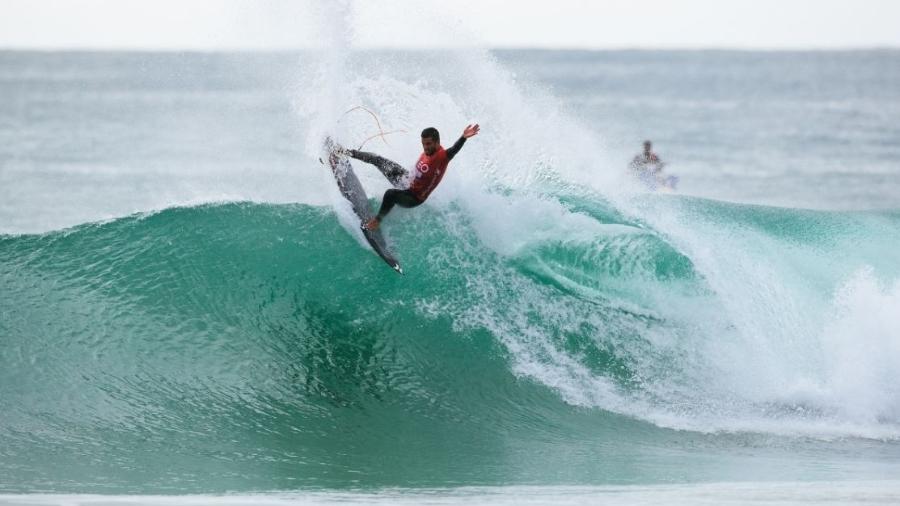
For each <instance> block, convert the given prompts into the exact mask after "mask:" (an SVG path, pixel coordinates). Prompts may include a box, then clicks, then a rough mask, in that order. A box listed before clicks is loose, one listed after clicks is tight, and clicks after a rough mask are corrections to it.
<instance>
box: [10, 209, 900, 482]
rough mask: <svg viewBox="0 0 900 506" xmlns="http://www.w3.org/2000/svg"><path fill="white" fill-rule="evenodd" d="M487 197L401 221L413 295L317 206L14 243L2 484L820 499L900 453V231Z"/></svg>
mask: <svg viewBox="0 0 900 506" xmlns="http://www.w3.org/2000/svg"><path fill="white" fill-rule="evenodd" d="M496 198H497V199H498V200H496V201H492V202H490V204H491V208H492V212H490V213H480V212H473V210H472V209H466V208H463V207H461V206H454V205H451V206H447V207H444V208H438V207H429V208H422V209H420V210H417V211H416V215H415V219H409V220H404V219H403V218H404V217H407V218H409V217H412V214H410V213H409V212H408V211H399V212H397V214H396V216H393V215H392V219H393V220H394V222H393V223H387V224H386V233H387V235H388V237H389V240H390V241H391V242H392V243H393V244H394V245H395V248H396V250H397V251H398V252H399V253H400V257H401V261H402V262H403V264H404V268H405V270H406V271H407V272H408V275H407V276H398V275H396V274H395V273H394V272H393V271H391V270H390V269H389V268H387V267H386V266H385V265H383V263H382V262H380V260H379V259H378V258H377V257H375V256H374V255H373V254H372V253H371V251H369V250H368V249H366V248H364V247H363V246H361V242H360V238H359V237H357V236H356V235H357V233H356V232H355V231H354V228H353V227H346V228H345V227H342V226H341V222H342V220H341V219H339V216H340V213H338V214H336V213H335V212H334V211H333V210H332V209H331V208H322V207H315V206H307V205H299V204H297V205H268V204H251V203H234V204H220V205H204V206H199V207H185V208H170V209H166V210H163V211H160V212H157V213H154V214H149V215H136V216H131V217H127V218H121V219H116V220H113V221H109V222H103V223H95V224H87V225H82V226H78V227H75V228H72V229H68V230H64V231H58V232H51V233H47V234H42V235H18V236H0V309H2V310H0V335H2V337H3V346H2V348H0V385H2V388H3V392H2V396H0V403H2V406H0V413H2V414H0V417H2V423H0V469H2V474H3V475H4V476H6V477H7V478H6V481H5V484H4V485H3V488H4V489H5V490H12V491H34V490H36V489H40V490H70V491H73V490H74V491H79V490H91V491H119V492H121V491H138V492H139V491H142V490H154V491H157V492H158V491H167V490H171V491H216V490H248V489H253V490H260V489H278V488H294V487H297V486H338V487H341V486H348V484H351V485H354V484H355V485H358V486H368V485H398V484H402V485H409V486H416V485H458V484H469V485H471V484H498V483H532V482H544V483H547V482H550V483H554V482H564V483H573V482H575V483H582V482H583V483H596V482H598V481H600V482H611V483H617V482H635V481H653V480H654V479H655V478H659V477H665V476H671V466H672V465H675V463H676V462H685V461H686V460H685V459H692V460H696V461H697V462H698V465H696V466H693V467H692V469H694V470H693V471H690V472H688V471H685V473H687V474H686V475H685V477H686V479H702V478H704V477H708V475H707V473H709V472H710V471H709V469H711V468H714V467H716V466H717V465H718V466H720V464H721V462H720V460H719V459H727V462H732V463H733V462H734V461H735V459H740V458H746V459H749V460H748V461H747V462H742V463H741V465H738V466H733V467H734V468H735V470H734V471H733V473H739V474H735V475H733V476H732V475H729V474H728V471H722V470H721V466H720V467H719V468H718V471H717V472H718V473H719V474H717V475H716V476H717V478H718V479H728V478H740V479H744V478H753V477H756V478H759V479H765V478H767V477H778V476H782V477H783V476H785V473H787V474H788V475H790V472H792V471H786V470H785V469H784V468H781V467H779V466H777V465H776V466H773V465H772V464H771V460H770V459H769V458H768V456H771V455H768V454H767V452H768V453H772V452H775V453H779V452H790V453H791V454H792V456H793V457H795V458H801V459H803V458H808V459H809V462H810V466H808V467H807V468H806V469H805V470H804V471H803V472H804V473H808V474H809V473H811V475H813V476H820V477H821V476H825V477H828V476H829V475H828V474H827V473H828V472H835V471H834V468H833V467H832V468H829V467H828V465H826V464H822V465H821V467H820V468H817V467H816V465H814V464H812V463H813V462H826V461H827V460H828V459H827V451H828V450H827V449H828V448H831V447H832V446H836V448H835V449H834V451H835V454H842V452H845V451H847V448H846V445H851V446H852V445H861V446H865V445H866V444H867V443H866V442H865V441H866V438H876V439H880V440H883V441H885V442H886V444H887V445H888V446H887V447H886V448H887V449H885V450H883V451H889V452H890V451H894V450H893V449H895V448H896V447H897V445H896V444H895V443H894V442H895V441H896V440H897V439H898V438H900V393H898V391H897V389H896V385H897V384H900V348H898V346H900V345H898V343H900V337H898V336H900V320H898V316H897V315H898V314H900V312H898V311H897V308H898V307H900V283H898V281H897V280H898V279H900V272H898V269H900V257H898V255H900V253H898V252H897V250H896V245H897V244H900V242H898V240H900V237H898V235H900V234H898V232H897V231H898V230H900V215H898V214H897V213H823V212H809V211H794V210H786V209H777V208H763V207H753V206H739V205H733V204H724V203H718V202H713V201H707V200H700V199H690V198H660V197H658V196H644V197H637V198H636V199H635V200H633V201H631V202H629V203H628V205H622V204H621V203H620V205H618V206H617V207H616V208H613V207H612V206H611V205H609V204H608V203H606V202H605V201H604V200H602V199H599V198H597V197H592V196H590V195H588V194H584V193H580V194H579V193H565V192H562V193H559V194H557V195H556V197H555V198H553V199H548V198H546V197H543V198H540V199H536V198H533V197H528V196H514V195H506V196H504V197H499V196H498V197H496ZM623 208H627V209H630V210H631V211H633V212H629V213H623V212H621V211H618V210H614V209H623ZM529 212H530V213H537V214H538V215H540V216H541V217H543V218H544V219H545V221H549V222H552V223H553V226H552V227H542V226H540V221H537V222H534V221H529V220H514V219H513V220H508V219H507V218H508V217H509V216H522V215H527V214H528V213H529ZM636 216H643V217H644V218H638V217H636ZM648 216H653V217H654V218H652V219H647V218H646V217H648ZM517 223H518V225H516V224H517ZM525 223H529V225H527V226H526V225H525ZM532 223H538V225H534V226H533V225H531V224H532ZM688 225H689V226H688ZM517 227H519V228H517ZM661 230H665V233H663V232H662V231H661ZM699 238H703V241H701V240H700V239H699ZM704 241H705V242H704ZM672 429H676V430H672ZM773 437H774V438H783V441H784V443H783V444H778V445H774V448H773V447H769V448H768V449H766V450H764V451H760V452H757V453H756V454H755V455H754V456H746V457H740V456H735V455H734V454H733V453H734V452H733V450H734V448H740V447H744V446H746V445H747V444H754V443H753V441H756V440H758V439H764V440H767V441H769V440H770V438H773ZM848 437H849V438H850V439H849V440H848V439H847V438H848ZM810 438H812V439H814V440H816V441H817V443H816V444H815V445H813V446H812V447H807V446H804V445H806V444H807V443H806V441H809V440H810ZM859 438H862V439H859ZM848 441H857V442H848ZM697 445H700V446H701V447H704V448H705V451H704V452H685V453H681V452H680V450H678V448H682V449H684V448H696V447H697ZM636 446H637V447H641V448H645V449H646V451H647V452H653V451H655V450H653V449H654V448H655V449H658V452H659V454H658V456H657V458H655V459H648V460H647V461H646V462H643V463H635V462H634V459H635V458H636V457H635V452H634V448H635V447H636ZM770 446H772V445H770ZM809 448H815V449H814V450H811V449H809ZM823 448H824V449H826V450H823ZM823 452H825V453H824V456H823ZM767 455H768V456H767ZM797 455H800V457H797ZM754 459H758V460H754ZM700 461H702V462H700ZM751 461H752V462H751ZM894 461H895V462H896V459H894ZM426 462H427V465H426ZM845 464H846V463H845ZM846 465H851V464H846ZM688 467H691V466H688ZM801 467H802V466H801ZM791 469H794V468H791ZM810 469H813V471H810ZM816 469H818V470H816ZM828 469H831V470H830V471H829V470H828ZM845 471H846V469H845V470H844V471H841V472H845ZM691 473H693V474H691ZM723 473H724V474H723ZM816 473H820V474H818V475H817V474H816ZM821 473H826V474H821ZM201 477H202V479H201Z"/></svg>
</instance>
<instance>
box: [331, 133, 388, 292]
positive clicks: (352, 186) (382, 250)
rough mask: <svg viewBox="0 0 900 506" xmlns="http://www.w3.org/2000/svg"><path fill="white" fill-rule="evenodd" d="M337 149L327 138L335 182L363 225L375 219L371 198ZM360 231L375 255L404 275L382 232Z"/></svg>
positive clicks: (348, 161) (347, 161) (345, 157)
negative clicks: (370, 204)
mask: <svg viewBox="0 0 900 506" xmlns="http://www.w3.org/2000/svg"><path fill="white" fill-rule="evenodd" d="M336 147H337V145H336V144H335V142H334V141H333V140H332V139H331V137H326V138H325V155H326V157H327V158H328V165H329V166H330V167H331V173H332V174H333V175H334V180H335V181H336V182H337V185H338V190H340V192H341V195H343V196H344V198H345V199H347V200H348V201H349V202H350V205H351V206H352V207H353V212H354V213H356V215H357V216H358V217H359V219H360V220H362V221H361V223H366V222H368V221H369V220H371V219H372V218H374V217H375V215H374V213H372V209H371V208H369V197H367V196H366V192H365V190H364V189H363V186H362V183H360V182H359V178H358V177H356V174H355V173H354V172H353V167H352V166H351V165H350V160H348V159H347V156H345V155H342V154H340V153H339V152H338V151H336V150H335V148H336ZM360 230H362V233H363V236H365V238H366V241H367V242H368V243H369V245H370V246H371V247H372V249H373V250H375V253H377V254H378V256H380V257H381V258H382V260H384V261H385V263H387V264H388V265H390V266H391V268H392V269H394V270H395V271H397V272H398V273H400V274H403V268H402V267H401V266H400V262H398V261H397V259H396V258H394V255H393V253H391V250H390V248H389V247H388V245H387V243H386V242H385V240H384V235H382V233H381V230H374V231H373V230H368V229H365V228H363V227H362V226H361V225H360Z"/></svg>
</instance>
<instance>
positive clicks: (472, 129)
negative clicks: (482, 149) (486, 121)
mask: <svg viewBox="0 0 900 506" xmlns="http://www.w3.org/2000/svg"><path fill="white" fill-rule="evenodd" d="M479 130H481V127H480V126H478V124H477V123H476V124H474V125H469V126H467V127H466V128H465V130H463V133H462V135H461V136H459V139H457V140H456V142H454V143H453V145H452V146H450V148H449V149H447V159H448V160H453V157H454V156H456V153H459V150H460V149H462V147H463V144H465V143H466V139H468V138H469V137H475V136H476V135H478V131H479Z"/></svg>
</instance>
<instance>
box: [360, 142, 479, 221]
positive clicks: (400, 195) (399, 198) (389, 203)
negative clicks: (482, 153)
mask: <svg viewBox="0 0 900 506" xmlns="http://www.w3.org/2000/svg"><path fill="white" fill-rule="evenodd" d="M465 142H466V138H465V137H460V138H459V140H457V141H456V142H455V143H454V144H453V146H451V147H450V149H448V150H447V160H448V161H449V160H452V159H453V157H454V156H456V153H459V150H460V149H462V147H463V144H465ZM348 153H349V154H350V156H352V157H353V158H356V159H357V160H360V161H363V162H366V163H371V164H372V165H374V166H375V167H378V170H380V171H381V173H382V174H384V177H386V178H387V180H388V181H390V182H391V184H392V185H394V188H391V189H390V190H387V191H386V192H384V198H383V199H382V201H381V208H380V209H379V210H378V221H381V220H382V219H383V218H384V217H385V216H386V215H387V213H389V212H391V209H393V208H394V206H395V205H398V206H400V207H416V206H418V205H419V204H421V203H423V202H425V199H421V198H420V197H419V196H418V195H416V193H415V192H413V191H412V190H410V189H409V188H407V187H406V186H405V184H404V183H406V182H407V181H408V177H409V172H408V171H407V170H406V169H404V168H403V167H401V166H400V164H398V163H397V162H394V161H393V160H388V159H387V158H384V157H381V156H378V155H376V154H375V153H368V152H365V151H356V150H355V149H351V150H349V151H348ZM426 198H427V197H426Z"/></svg>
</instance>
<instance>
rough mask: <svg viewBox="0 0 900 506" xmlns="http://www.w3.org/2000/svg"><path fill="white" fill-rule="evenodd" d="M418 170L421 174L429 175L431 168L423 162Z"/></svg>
mask: <svg viewBox="0 0 900 506" xmlns="http://www.w3.org/2000/svg"><path fill="white" fill-rule="evenodd" d="M416 168H417V169H419V172H421V173H422V174H427V173H428V171H429V170H431V167H429V166H428V164H427V163H422V162H419V166H418V167H416Z"/></svg>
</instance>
